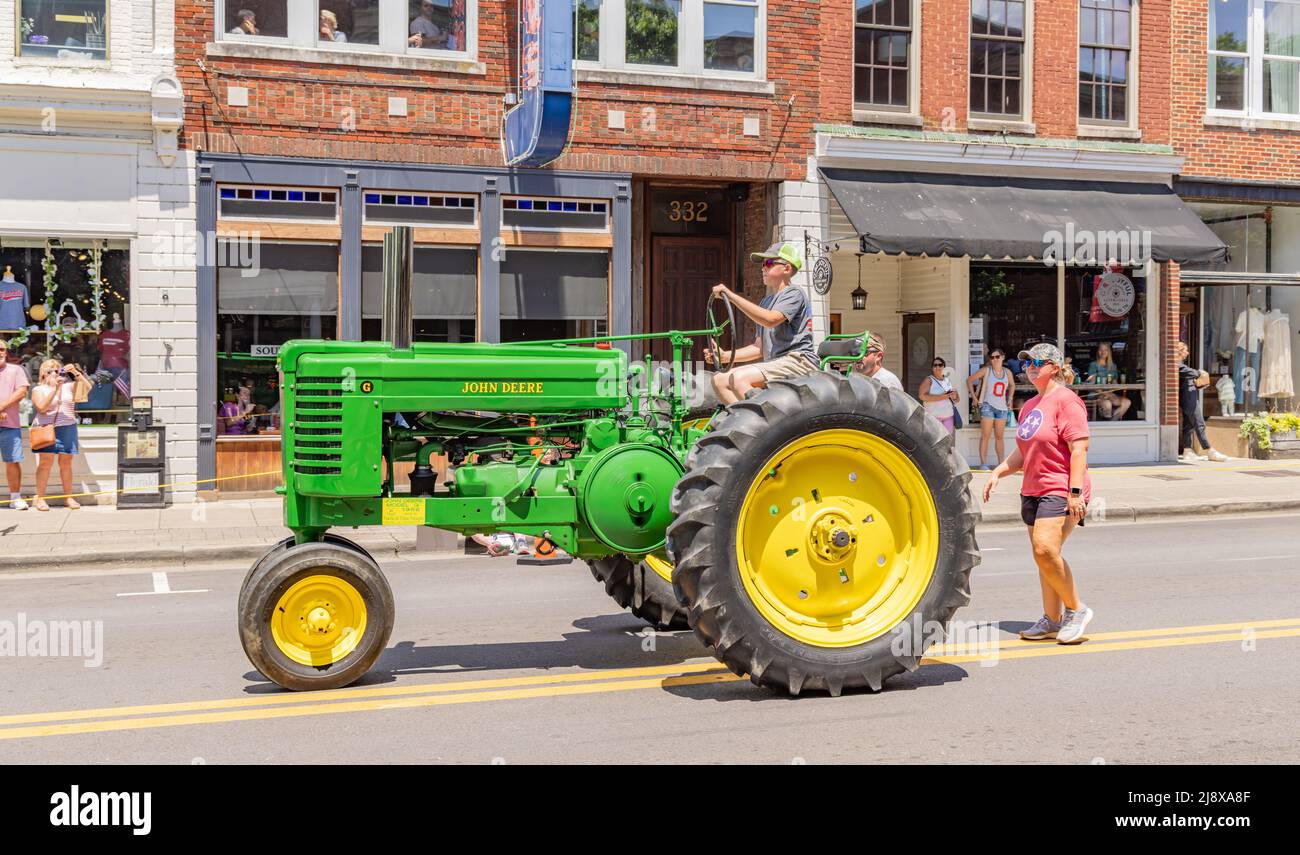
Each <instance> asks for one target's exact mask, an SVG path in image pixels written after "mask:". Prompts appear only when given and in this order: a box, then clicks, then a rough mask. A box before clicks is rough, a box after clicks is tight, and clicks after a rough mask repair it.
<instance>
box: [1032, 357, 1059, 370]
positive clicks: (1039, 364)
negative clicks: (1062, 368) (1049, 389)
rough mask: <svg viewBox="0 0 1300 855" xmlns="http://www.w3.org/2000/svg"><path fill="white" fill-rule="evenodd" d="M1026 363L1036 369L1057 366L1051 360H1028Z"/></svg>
mask: <svg viewBox="0 0 1300 855" xmlns="http://www.w3.org/2000/svg"><path fill="white" fill-rule="evenodd" d="M1025 362H1027V363H1029V364H1030V365H1032V366H1034V367H1035V368H1042V367H1043V366H1044V365H1055V364H1056V363H1055V362H1053V361H1052V360H1050V359H1026V360H1025Z"/></svg>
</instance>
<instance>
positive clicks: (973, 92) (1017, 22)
mask: <svg viewBox="0 0 1300 855" xmlns="http://www.w3.org/2000/svg"><path fill="white" fill-rule="evenodd" d="M1026 5H1027V4H1026V2H1025V0H971V9H970V32H971V38H970V111H971V112H972V113H976V114H981V113H982V114H985V115H990V116H997V117H999V118H1001V117H1007V116H1010V117H1016V118H1018V117H1020V116H1021V115H1023V112H1024V104H1023V98H1024V95H1025V91H1024V89H1025V87H1024V83H1025V77H1024V69H1025V62H1024V60H1025V32H1026V30H1025V11H1026V10H1025V6H1026Z"/></svg>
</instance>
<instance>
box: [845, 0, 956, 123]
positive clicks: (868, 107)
mask: <svg viewBox="0 0 1300 855" xmlns="http://www.w3.org/2000/svg"><path fill="white" fill-rule="evenodd" d="M909 5H910V6H911V22H912V24H911V28H910V35H911V38H910V39H908V42H907V106H906V107H893V106H890V105H888V104H868V103H865V102H862V101H858V100H857V91H856V75H857V67H858V53H857V34H858V15H857V7H856V4H855V5H854V6H853V8H851V9H849V15H850V18H849V38H850V39H851V40H852V42H851V47H850V51H851V53H852V57H853V58H852V59H851V60H850V62H851V63H852V65H853V74H854V82H853V83H851V84H850V85H851V86H854V87H855V89H854V92H853V99H854V100H853V112H854V119H855V120H856V119H857V118H858V115H859V114H875V113H885V114H889V115H890V116H918V115H919V114H920V109H921V0H911V2H910V4H909ZM968 73H969V71H968ZM882 118H885V119H886V120H888V118H889V116H884V117H882ZM863 120H864V121H874V120H875V119H874V117H871V116H864V118H863Z"/></svg>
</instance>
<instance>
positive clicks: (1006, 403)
mask: <svg viewBox="0 0 1300 855" xmlns="http://www.w3.org/2000/svg"><path fill="white" fill-rule="evenodd" d="M976 383H978V384H979V397H978V398H977V397H976V396H975V384H976ZM966 390H967V391H968V392H970V397H971V400H972V401H978V402H979V410H980V461H979V463H978V464H976V466H975V468H976V469H983V468H984V461H985V460H986V459H988V454H989V437H990V436H992V437H993V449H994V451H996V452H997V455H998V456H997V457H996V458H995V459H997V460H1001V459H1002V458H1004V457H1006V456H1007V449H1006V445H1005V443H1004V442H1003V439H1002V437H1003V431H1004V430H1005V429H1006V426H1007V416H1009V415H1011V402H1012V401H1013V400H1014V399H1015V394H1016V376H1015V373H1014V372H1013V371H1012V370H1011V369H1010V368H1008V367H1007V366H1006V354H1005V353H1003V352H1002V348H997V349H996V350H994V351H993V352H992V353H990V354H989V361H988V363H987V364H986V365H984V366H983V367H982V368H980V370H979V371H976V372H975V373H974V374H973V375H971V376H970V377H969V378H967V380H966ZM989 468H992V467H989Z"/></svg>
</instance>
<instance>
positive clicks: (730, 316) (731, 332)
mask: <svg viewBox="0 0 1300 855" xmlns="http://www.w3.org/2000/svg"><path fill="white" fill-rule="evenodd" d="M719 300H721V301H722V305H724V306H726V307H727V327H726V336H727V344H729V345H731V347H728V348H727V352H728V353H729V354H730V355H731V358H730V359H728V360H727V364H726V365H725V366H724V365H723V364H722V363H721V360H720V359H719V355H720V351H721V350H722V348H720V347H719V346H718V340H717V339H716V338H714V336H713V334H712V333H709V334H707V335H705V336H704V343H705V344H707V345H708V346H709V350H710V351H711V352H712V353H713V358H712V359H711V360H709V361H710V362H712V363H713V369H714V370H715V371H724V372H725V371H730V370H731V369H732V367H734V366H735V364H736V312H735V310H734V309H733V308H732V306H731V301H730V300H728V299H727V298H726V297H724V296H723V295H721V294H715V293H710V294H709V302H708V305H707V306H705V308H704V314H705V316H706V317H707V318H708V323H709V329H714V328H715V327H717V325H718V322H717V321H716V320H714V315H713V304H714V303H715V302H717V301H719Z"/></svg>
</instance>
